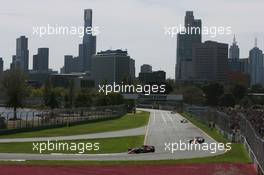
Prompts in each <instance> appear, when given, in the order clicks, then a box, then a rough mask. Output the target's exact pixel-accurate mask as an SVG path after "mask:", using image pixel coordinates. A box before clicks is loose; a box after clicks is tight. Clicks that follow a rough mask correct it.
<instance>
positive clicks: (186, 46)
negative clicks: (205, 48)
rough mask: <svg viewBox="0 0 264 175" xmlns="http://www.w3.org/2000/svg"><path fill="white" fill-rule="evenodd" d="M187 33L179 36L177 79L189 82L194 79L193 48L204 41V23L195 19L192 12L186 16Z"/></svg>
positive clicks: (188, 12)
mask: <svg viewBox="0 0 264 175" xmlns="http://www.w3.org/2000/svg"><path fill="white" fill-rule="evenodd" d="M184 26H185V33H182V34H181V33H179V34H178V35H177V61H176V70H175V79H176V80H177V81H188V80H190V79H191V78H192V47H193V44H197V43H201V41H202V35H201V33H202V32H201V30H202V21H201V20H200V19H195V18H194V16H193V12H192V11H187V12H186V16H185V24H184Z"/></svg>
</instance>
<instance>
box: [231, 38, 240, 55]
mask: <svg viewBox="0 0 264 175" xmlns="http://www.w3.org/2000/svg"><path fill="white" fill-rule="evenodd" d="M229 59H232V60H238V59H239V47H238V45H237V41H236V37H235V36H234V39H233V44H232V45H231V46H230V48H229Z"/></svg>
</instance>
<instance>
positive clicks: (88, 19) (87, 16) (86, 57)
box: [79, 9, 96, 72]
mask: <svg viewBox="0 0 264 175" xmlns="http://www.w3.org/2000/svg"><path fill="white" fill-rule="evenodd" d="M92 20H93V11H92V9H85V10H84V27H85V30H86V29H87V30H89V29H90V30H91V29H92V27H93V23H92ZM95 53H96V36H94V35H92V34H89V33H86V32H85V33H84V36H83V42H82V44H80V45H79V59H80V69H81V72H85V71H91V59H92V55H94V54H95Z"/></svg>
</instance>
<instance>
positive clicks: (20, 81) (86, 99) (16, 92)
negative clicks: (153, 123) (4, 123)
mask: <svg viewBox="0 0 264 175" xmlns="http://www.w3.org/2000/svg"><path fill="white" fill-rule="evenodd" d="M0 89H1V93H0V95H1V96H2V97H4V98H5V99H7V100H6V106H7V107H11V108H13V110H14V116H13V119H15V120H16V119H17V116H16V113H17V112H16V111H17V108H23V107H25V103H24V100H25V99H26V98H27V97H33V98H34V97H36V98H41V99H43V105H42V106H38V107H41V108H49V109H52V110H53V109H55V108H78V107H90V106H107V105H119V104H124V103H125V100H124V98H123V96H122V95H121V94H118V93H111V94H108V95H105V94H101V93H98V92H97V91H96V90H95V89H81V90H76V89H75V86H74V81H73V80H72V81H71V82H70V86H69V87H68V88H62V87H54V86H53V85H52V84H51V82H50V81H49V79H47V80H46V82H45V84H44V85H43V87H41V88H33V87H30V86H28V85H27V78H26V76H25V74H24V73H23V72H22V71H21V70H19V69H16V70H9V71H6V72H4V73H3V74H2V75H1V81H0Z"/></svg>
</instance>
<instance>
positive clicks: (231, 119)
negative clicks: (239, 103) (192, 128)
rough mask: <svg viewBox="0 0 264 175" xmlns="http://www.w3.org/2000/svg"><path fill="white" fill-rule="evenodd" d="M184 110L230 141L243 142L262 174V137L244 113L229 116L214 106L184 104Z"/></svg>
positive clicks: (263, 168)
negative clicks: (215, 129)
mask: <svg viewBox="0 0 264 175" xmlns="http://www.w3.org/2000/svg"><path fill="white" fill-rule="evenodd" d="M184 110H185V111H187V112H189V113H191V114H192V116H193V117H195V118H196V119H197V120H199V121H201V122H203V123H205V124H207V125H208V126H210V127H215V128H217V130H218V131H219V132H220V133H221V134H222V135H224V137H226V138H227V139H229V140H230V141H232V142H240V143H243V144H244V145H245V146H246V149H247V151H248V153H249V155H250V157H251V158H252V160H253V162H254V163H255V166H256V169H257V170H258V172H259V173H260V174H264V171H263V170H264V139H263V138H262V137H261V136H260V135H259V134H258V133H257V132H256V130H255V129H254V127H253V126H252V124H251V123H250V121H248V120H247V117H246V116H245V114H243V113H237V115H236V116H235V115H234V116H233V115H232V114H231V115H232V116H230V115H227V114H226V113H224V112H220V111H218V110H217V109H215V108H211V107H197V106H190V105H186V104H185V105H184Z"/></svg>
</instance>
